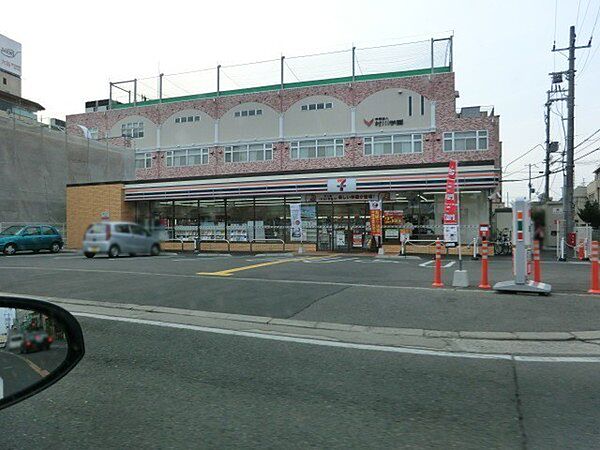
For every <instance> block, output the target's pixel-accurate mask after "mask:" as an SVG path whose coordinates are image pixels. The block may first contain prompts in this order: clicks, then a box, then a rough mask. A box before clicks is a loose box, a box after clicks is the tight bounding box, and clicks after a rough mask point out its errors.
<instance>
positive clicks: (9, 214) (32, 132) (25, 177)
mask: <svg viewBox="0 0 600 450" xmlns="http://www.w3.org/2000/svg"><path fill="white" fill-rule="evenodd" d="M133 158H134V155H133V150H132V149H127V148H124V147H115V146H112V145H106V144H102V143H98V142H96V141H91V140H88V139H84V138H82V137H80V136H76V135H69V134H65V133H63V132H60V131H54V130H51V129H49V128H48V127H45V126H41V124H39V123H35V122H28V123H25V122H21V121H19V120H17V119H13V118H5V117H0V222H49V223H64V222H65V218H66V212H65V201H66V185H67V184H69V183H88V182H103V181H107V180H127V179H132V178H133V176H134V172H133Z"/></svg>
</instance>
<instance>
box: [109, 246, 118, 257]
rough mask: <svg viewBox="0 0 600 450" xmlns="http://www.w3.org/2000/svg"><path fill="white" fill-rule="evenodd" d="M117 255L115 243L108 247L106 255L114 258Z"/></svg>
mask: <svg viewBox="0 0 600 450" xmlns="http://www.w3.org/2000/svg"><path fill="white" fill-rule="evenodd" d="M117 256H119V247H118V246H116V245H113V246H111V247H110V248H109V249H108V257H109V258H116V257H117Z"/></svg>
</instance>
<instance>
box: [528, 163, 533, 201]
mask: <svg viewBox="0 0 600 450" xmlns="http://www.w3.org/2000/svg"><path fill="white" fill-rule="evenodd" d="M527 186H528V187H529V201H530V202H531V191H532V185H531V163H529V184H528V185H527Z"/></svg>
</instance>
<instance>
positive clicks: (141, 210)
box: [135, 201, 152, 231]
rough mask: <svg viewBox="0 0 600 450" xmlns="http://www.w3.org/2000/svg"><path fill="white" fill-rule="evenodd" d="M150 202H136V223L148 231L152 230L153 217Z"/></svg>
mask: <svg viewBox="0 0 600 450" xmlns="http://www.w3.org/2000/svg"><path fill="white" fill-rule="evenodd" d="M151 203H152V202H149V201H141V202H135V222H136V223H139V224H140V225H141V226H143V227H144V228H146V229H147V230H148V231H150V230H151V229H152V220H151V219H152V215H151V213H150V204H151Z"/></svg>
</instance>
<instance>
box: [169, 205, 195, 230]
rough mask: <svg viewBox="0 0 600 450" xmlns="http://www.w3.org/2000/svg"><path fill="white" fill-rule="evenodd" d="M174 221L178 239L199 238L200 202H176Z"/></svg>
mask: <svg viewBox="0 0 600 450" xmlns="http://www.w3.org/2000/svg"><path fill="white" fill-rule="evenodd" d="M173 215H174V221H173V225H174V228H175V231H174V233H175V238H176V239H181V238H183V239H186V238H188V239H189V238H195V237H196V236H198V201H197V200H175V203H174V214H173Z"/></svg>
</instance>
